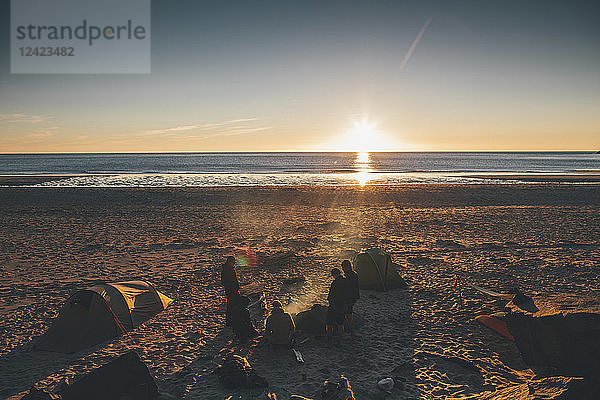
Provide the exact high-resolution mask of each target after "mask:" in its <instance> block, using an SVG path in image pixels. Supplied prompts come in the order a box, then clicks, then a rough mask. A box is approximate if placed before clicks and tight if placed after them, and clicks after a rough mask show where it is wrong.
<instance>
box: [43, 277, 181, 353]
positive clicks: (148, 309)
mask: <svg viewBox="0 0 600 400" xmlns="http://www.w3.org/2000/svg"><path fill="white" fill-rule="evenodd" d="M172 301H173V300H171V299H170V298H169V297H167V296H165V295H164V294H162V293H160V292H159V291H157V290H156V289H155V288H154V286H152V285H151V284H150V283H148V282H144V281H128V282H118V283H102V284H98V285H94V286H92V287H89V288H86V289H83V290H79V291H77V292H76V293H75V294H73V295H72V296H71V297H70V298H69V299H68V300H67V302H66V303H65V305H64V306H63V307H62V309H61V310H60V312H59V314H58V316H57V317H56V318H55V319H54V321H53V323H52V326H51V327H50V328H49V329H48V330H47V331H46V333H44V334H43V335H42V336H41V337H40V338H39V339H38V341H37V343H36V344H35V348H36V349H39V350H47V351H56V352H59V353H75V352H78V351H80V350H83V349H85V348H88V347H91V346H94V345H96V344H98V343H102V342H104V341H107V340H109V339H112V338H114V337H116V336H119V335H120V334H122V333H124V332H127V331H130V330H132V329H135V328H137V327H138V326H140V325H141V324H142V323H144V322H145V321H147V320H149V319H151V318H152V317H154V316H155V315H156V314H158V313H159V312H161V311H162V310H164V309H165V308H166V307H167V306H168V305H169V304H171V302H172Z"/></svg>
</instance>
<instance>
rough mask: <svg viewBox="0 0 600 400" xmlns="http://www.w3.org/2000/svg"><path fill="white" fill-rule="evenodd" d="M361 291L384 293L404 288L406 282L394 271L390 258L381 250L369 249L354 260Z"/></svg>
mask: <svg viewBox="0 0 600 400" xmlns="http://www.w3.org/2000/svg"><path fill="white" fill-rule="evenodd" d="M354 268H355V269H356V272H357V273H358V285H359V287H360V288H361V289H368V290H378V291H385V290H388V289H396V288H406V287H408V286H407V285H406V282H405V281H404V279H402V277H401V276H400V275H398V273H397V272H396V270H395V269H394V266H393V264H392V258H391V257H390V255H389V254H387V253H386V252H385V251H383V250H381V249H369V250H366V251H363V252H362V253H360V254H358V255H357V256H356V257H355V258H354Z"/></svg>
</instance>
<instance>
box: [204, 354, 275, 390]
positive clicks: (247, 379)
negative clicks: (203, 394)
mask: <svg viewBox="0 0 600 400" xmlns="http://www.w3.org/2000/svg"><path fill="white" fill-rule="evenodd" d="M215 373H216V374H217V376H218V377H219V382H221V384H222V385H223V386H224V387H226V388H227V389H233V388H264V387H267V386H269V384H268V382H267V380H266V379H265V378H263V377H262V376H259V375H258V374H257V373H256V372H255V371H254V369H253V368H252V366H251V365H250V363H249V362H248V360H247V359H246V358H244V357H240V356H237V355H235V354H230V355H228V356H227V357H226V358H225V359H224V360H223V363H222V364H221V365H219V366H218V367H217V369H215Z"/></svg>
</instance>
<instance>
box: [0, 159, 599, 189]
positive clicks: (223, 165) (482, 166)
mask: <svg viewBox="0 0 600 400" xmlns="http://www.w3.org/2000/svg"><path fill="white" fill-rule="evenodd" d="M594 172H600V154H596V153H593V152H404V153H402V152H400V153H380V152H376V153H333V152H330V153H144V154H139V153H135V154H134V153H118V154H114V153H110V154H108V153H90V154H1V155H0V174H4V175H21V174H57V175H64V174H74V175H80V176H77V177H73V178H70V179H66V180H60V181H54V182H47V183H44V184H43V185H46V186H125V187H128V186H264V185H267V186H269V185H274V186H277V185H356V184H359V185H365V184H383V185H385V184H403V183H469V182H480V181H481V180H482V179H481V178H477V177H476V176H477V175H478V174H480V175H486V178H485V180H486V181H488V182H489V181H494V179H492V178H490V177H489V175H490V174H492V175H493V174H566V175H568V174H585V173H594ZM81 175H82V176H81ZM474 176H475V177H474Z"/></svg>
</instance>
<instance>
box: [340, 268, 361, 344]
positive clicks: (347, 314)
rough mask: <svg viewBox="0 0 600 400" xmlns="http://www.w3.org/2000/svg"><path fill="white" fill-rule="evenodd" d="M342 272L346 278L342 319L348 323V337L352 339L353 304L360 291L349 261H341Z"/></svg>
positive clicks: (356, 277) (356, 275)
mask: <svg viewBox="0 0 600 400" xmlns="http://www.w3.org/2000/svg"><path fill="white" fill-rule="evenodd" d="M342 270H343V271H344V276H345V277H346V279H345V281H344V282H345V283H346V305H345V307H344V318H346V322H347V323H348V329H349V330H350V336H352V337H354V319H353V318H352V313H353V308H354V303H356V301H357V300H358V299H359V298H360V290H359V288H358V274H357V273H356V271H354V270H353V269H352V264H351V263H350V260H344V261H342Z"/></svg>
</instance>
